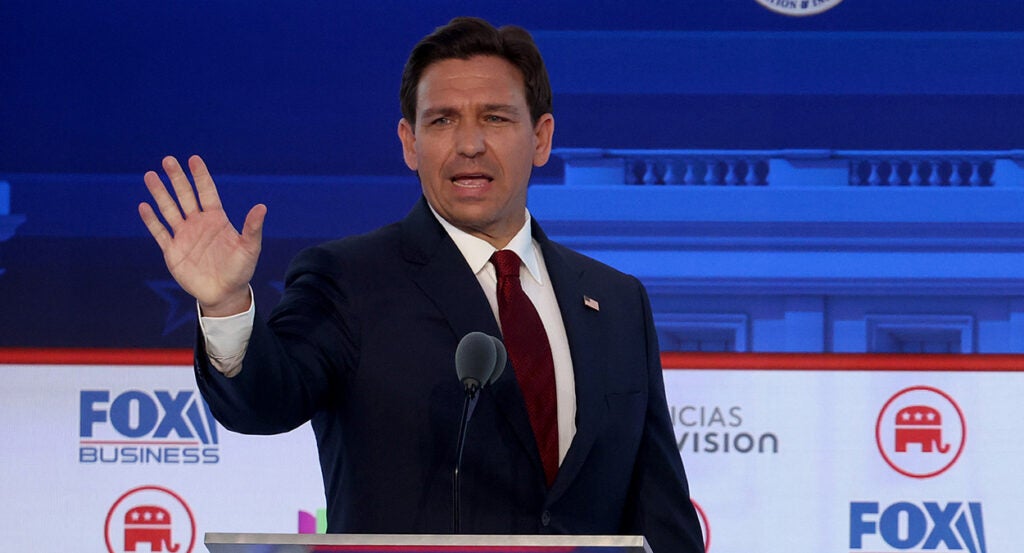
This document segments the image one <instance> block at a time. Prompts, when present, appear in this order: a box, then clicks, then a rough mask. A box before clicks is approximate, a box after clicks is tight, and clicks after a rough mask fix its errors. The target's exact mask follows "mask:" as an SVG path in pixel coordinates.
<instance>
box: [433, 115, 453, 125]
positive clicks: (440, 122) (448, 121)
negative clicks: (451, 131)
mask: <svg viewBox="0 0 1024 553" xmlns="http://www.w3.org/2000/svg"><path fill="white" fill-rule="evenodd" d="M451 124H452V120H451V119H449V118H448V117H438V118H436V119H431V120H430V126H432V127H444V126H446V125H451Z"/></svg>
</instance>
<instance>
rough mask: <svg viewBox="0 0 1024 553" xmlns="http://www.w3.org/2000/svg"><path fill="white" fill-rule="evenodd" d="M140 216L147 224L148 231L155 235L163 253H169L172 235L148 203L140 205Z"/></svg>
mask: <svg viewBox="0 0 1024 553" xmlns="http://www.w3.org/2000/svg"><path fill="white" fill-rule="evenodd" d="M139 216H141V217H142V222H143V223H145V224H146V229H147V230H149V233H150V234H152V235H153V238H154V239H155V240H156V244H157V245H158V246H160V249H161V250H162V251H167V248H168V247H169V246H170V245H171V233H170V232H167V227H165V226H164V225H163V223H161V222H160V219H158V218H157V216H156V213H155V212H154V211H153V208H152V207H150V205H149V204H147V203H146V202H142V203H140V204H139Z"/></svg>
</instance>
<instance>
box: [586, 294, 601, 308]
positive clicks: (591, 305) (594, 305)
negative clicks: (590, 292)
mask: <svg viewBox="0 0 1024 553" xmlns="http://www.w3.org/2000/svg"><path fill="white" fill-rule="evenodd" d="M583 305H585V306H587V307H589V308H590V309H593V310H594V311H600V310H601V304H599V303H597V300H595V299H594V298H592V297H590V296H583Z"/></svg>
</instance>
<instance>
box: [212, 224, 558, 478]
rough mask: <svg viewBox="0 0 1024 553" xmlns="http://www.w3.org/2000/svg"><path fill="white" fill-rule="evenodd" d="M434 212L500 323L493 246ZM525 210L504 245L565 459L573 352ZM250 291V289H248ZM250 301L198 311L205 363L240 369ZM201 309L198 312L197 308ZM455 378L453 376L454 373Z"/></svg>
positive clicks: (252, 312)
mask: <svg viewBox="0 0 1024 553" xmlns="http://www.w3.org/2000/svg"><path fill="white" fill-rule="evenodd" d="M431 212H433V213H434V217H436V218H437V220H438V221H439V222H440V223H441V226H443V227H444V229H445V231H446V232H447V233H448V235H449V236H450V237H451V239H452V241H454V242H455V246H456V247H458V248H459V251H460V252H461V253H462V256H463V257H464V258H465V259H466V263H468V264H469V268H470V269H471V270H472V271H473V274H475V275H476V278H477V280H478V281H479V282H480V287H481V288H482V289H483V291H484V295H485V296H487V301H488V302H489V303H490V305H491V311H492V312H493V313H494V319H495V320H496V321H498V326H499V327H500V326H501V320H500V318H499V317H498V278H497V275H496V273H495V269H494V265H492V264H491V263H489V261H490V259H491V255H492V254H493V253H494V252H495V251H497V250H495V248H494V246H492V245H490V244H489V243H488V242H486V241H484V240H482V239H480V238H477V237H475V236H472V235H470V234H468V233H466V232H464V231H462V230H460V229H458V228H456V227H455V226H454V225H452V224H451V223H449V222H448V221H446V220H445V219H444V218H443V217H441V216H439V215H438V214H437V212H436V211H434V210H433V208H431ZM530 220H531V217H530V212H529V211H527V212H526V223H525V224H524V225H523V227H522V228H521V229H520V230H519V232H518V233H516V235H515V236H514V237H513V238H512V240H511V241H510V242H509V243H508V245H506V246H505V248H504V249H507V250H512V251H514V252H516V255H518V256H519V259H521V260H522V261H523V264H522V267H521V268H520V280H521V282H522V286H523V291H524V292H526V295H527V296H528V297H529V298H530V301H532V302H533V304H534V307H536V308H537V313H538V314H539V315H540V320H541V322H542V323H543V325H544V331H545V332H546V333H547V335H548V342H550V344H551V355H552V357H553V360H554V365H555V388H556V390H555V393H556V398H557V401H558V462H559V463H561V462H562V460H563V459H565V454H566V452H567V451H568V450H569V444H571V443H572V438H573V436H575V434H576V385H575V380H574V376H573V366H572V356H571V355H570V352H569V340H568V338H567V337H566V334H565V324H564V323H563V322H562V313H561V311H560V310H559V308H558V301H557V299H556V298H555V291H554V289H553V288H552V286H551V279H550V278H549V277H548V270H547V266H546V265H545V264H544V256H543V255H541V251H540V245H539V244H537V242H536V241H535V240H533V236H532V234H531V232H530ZM251 294H252V292H251V290H250V295H251ZM255 312H256V305H255V301H253V302H252V303H251V305H250V306H249V310H248V311H246V312H244V313H240V314H238V315H232V316H229V317H203V316H200V317H199V326H200V328H201V329H202V332H203V336H204V339H205V341H206V352H207V355H208V356H209V357H210V364H211V365H213V367H214V368H216V369H217V370H218V371H220V372H221V373H223V374H224V375H226V376H234V375H236V374H238V372H239V371H240V370H241V369H242V358H243V357H244V356H245V349H246V347H248V344H249V337H250V335H251V334H252V324H253V318H254V317H255ZM200 315H202V314H201V313H200ZM453 378H454V377H453Z"/></svg>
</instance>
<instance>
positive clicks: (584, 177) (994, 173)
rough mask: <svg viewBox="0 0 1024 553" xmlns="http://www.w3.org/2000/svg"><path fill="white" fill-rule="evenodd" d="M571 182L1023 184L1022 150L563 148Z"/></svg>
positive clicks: (567, 179) (559, 152)
mask: <svg viewBox="0 0 1024 553" xmlns="http://www.w3.org/2000/svg"><path fill="white" fill-rule="evenodd" d="M553 153H554V154H555V155H556V156H557V157H559V158H561V159H562V160H563V161H564V163H565V184H567V185H595V184H621V185H649V186H658V185H661V186H756V187H763V186H769V185H771V186H782V187H790V186H856V187H885V186H891V187H993V186H1000V187H1006V186H1014V187H1022V186H1024V150H1002V151H917V150H903V151H865V150H626V149H595V148H572V149H570V148H563V149H556V150H555V151H554V152H553Z"/></svg>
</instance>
